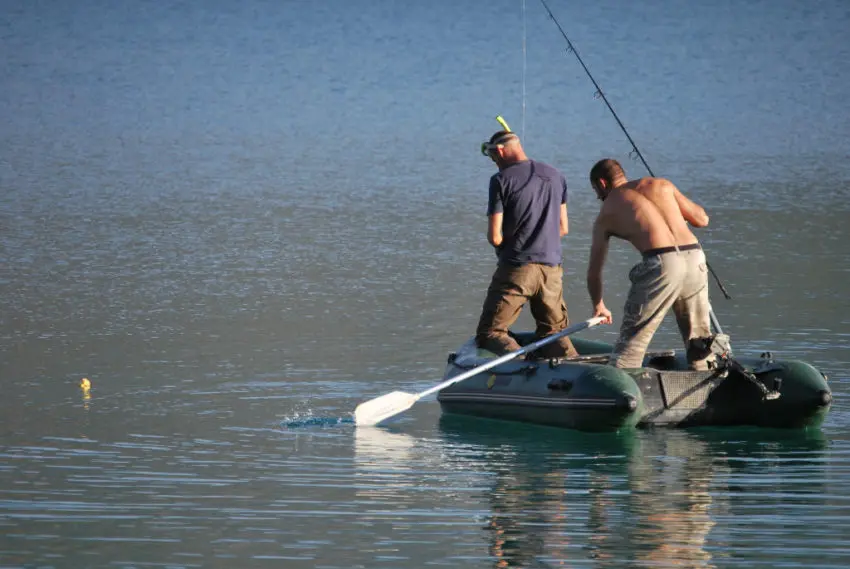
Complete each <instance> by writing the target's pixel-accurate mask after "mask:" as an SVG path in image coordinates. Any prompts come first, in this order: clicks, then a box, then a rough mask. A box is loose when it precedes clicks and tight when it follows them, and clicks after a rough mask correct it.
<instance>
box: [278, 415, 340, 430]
mask: <svg viewBox="0 0 850 569" xmlns="http://www.w3.org/2000/svg"><path fill="white" fill-rule="evenodd" d="M353 424H354V417H314V416H313V412H312V411H307V412H306V413H295V414H294V415H293V416H292V417H286V418H285V419H283V420H282V421H281V423H280V426H281V427H283V428H284V429H300V428H305V427H307V428H309V427H336V426H338V425H353Z"/></svg>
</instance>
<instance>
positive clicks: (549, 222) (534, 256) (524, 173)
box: [487, 160, 567, 266]
mask: <svg viewBox="0 0 850 569" xmlns="http://www.w3.org/2000/svg"><path fill="white" fill-rule="evenodd" d="M565 203H567V180H566V179H565V178H564V175H563V174H561V172H560V171H558V170H557V169H556V168H553V167H552V166H549V165H548V164H544V163H543V162H537V161H535V160H524V161H522V162H516V163H514V164H511V165H510V166H508V167H507V168H505V169H504V170H500V171H499V172H498V173H496V174H494V175H493V177H492V178H490V199H489V202H488V204H487V215H488V216H490V215H493V214H494V213H499V212H501V213H502V214H503V216H504V217H503V221H502V237H503V240H502V247H501V250H500V252H499V263H509V264H512V265H524V264H526V263H543V264H546V265H553V266H554V265H560V264H561V204H565Z"/></svg>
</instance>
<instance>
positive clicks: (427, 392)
mask: <svg viewBox="0 0 850 569" xmlns="http://www.w3.org/2000/svg"><path fill="white" fill-rule="evenodd" d="M603 320H605V319H604V318H602V317H601V316H596V317H594V318H590V319H588V320H585V321H584V322H579V323H578V324H574V325H572V326H569V327H567V328H564V329H563V330H561V331H560V332H557V333H555V334H552V335H551V336H546V337H545V338H541V339H540V340H537V341H536V342H533V343H531V344H528V345H527V346H523V347H522V348H520V349H518V350H517V351H515V352H511V353H509V354H505V355H504V356H501V357H498V358H496V359H495V360H492V361H489V362H487V363H486V364H482V365H480V366H478V367H475V368H472V369H471V370H469V371H465V372H463V373H462V374H460V375H456V376H454V377H453V378H451V379H447V380H446V381H444V382H443V383H440V384H438V385H435V386H434V387H432V388H430V389H426V390H425V391H423V392H421V393H418V394H417V395H416V398H417V399H421V398H423V397H426V396H428V395H431V394H432V393H436V392H438V391H440V390H441V389H444V388H446V387H448V386H449V385H452V384H455V383H458V382H459V381H463V380H464V379H469V378H470V377H472V376H473V375H476V374H479V373H481V372H482V371H487V370H488V369H491V368H494V367H496V366H497V365H499V364H503V363H505V362H509V361H511V360H512V359H514V358H517V357H519V356H521V355H524V354H527V353H530V352H533V351H534V350H537V349H539V348H542V347H543V346H545V345H546V344H551V343H552V342H554V341H555V340H558V339H560V338H563V337H564V336H569V335H570V334H575V333H576V332H580V331H581V330H584V329H585V328H590V327H591V326H596V325H597V324H600V323H602V321H603Z"/></svg>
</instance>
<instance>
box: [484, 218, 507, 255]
mask: <svg viewBox="0 0 850 569" xmlns="http://www.w3.org/2000/svg"><path fill="white" fill-rule="evenodd" d="M503 217H504V215H503V214H502V212H498V213H494V214H493V215H490V216H489V217H488V219H489V223H488V224H487V241H489V242H490V245H492V246H493V247H498V246H499V245H501V244H502V241H503V238H502V218H503Z"/></svg>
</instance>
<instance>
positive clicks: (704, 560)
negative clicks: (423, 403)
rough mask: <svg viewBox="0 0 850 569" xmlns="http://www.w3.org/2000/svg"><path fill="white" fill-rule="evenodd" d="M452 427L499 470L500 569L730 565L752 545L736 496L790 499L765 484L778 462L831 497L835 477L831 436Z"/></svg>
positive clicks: (453, 439)
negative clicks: (827, 470)
mask: <svg viewBox="0 0 850 569" xmlns="http://www.w3.org/2000/svg"><path fill="white" fill-rule="evenodd" d="M518 427H520V428H518ZM440 430H441V432H442V433H443V436H444V437H445V445H446V447H447V448H451V447H452V446H453V445H462V446H463V447H464V448H466V449H469V448H470V447H471V446H472V447H475V448H477V449H478V450H479V452H480V454H481V456H482V457H486V461H485V462H486V466H485V468H486V469H487V470H488V471H489V472H490V473H491V474H493V475H494V482H493V484H492V491H491V492H490V496H489V500H490V505H491V514H490V517H489V519H488V521H487V523H486V525H485V528H486V533H487V542H488V547H489V553H490V556H491V557H492V559H493V560H494V564H493V566H494V567H498V568H507V567H551V566H562V565H566V566H572V564H580V565H581V566H588V565H589V566H594V567H612V568H613V567H621V566H623V563H628V564H629V566H637V567H658V566H661V565H664V566H676V567H706V568H708V567H715V566H716V565H715V564H716V563H720V565H722V564H723V563H722V561H724V559H722V558H724V557H727V556H729V555H730V553H729V551H730V546H732V545H736V546H737V545H740V538H739V537H737V536H736V535H735V533H736V532H735V531H734V528H733V527H732V526H734V525H735V523H736V522H734V519H735V517H734V516H733V515H732V512H733V511H734V507H733V505H732V500H730V496H733V495H735V496H752V497H751V498H750V500H751V502H752V501H755V502H758V504H756V506H757V507H760V504H761V501H762V500H763V499H764V498H763V497H764V496H768V497H767V500H768V501H770V502H771V503H772V502H773V501H776V502H779V501H781V499H782V498H781V496H780V494H781V488H777V487H776V486H774V487H772V488H771V487H764V486H763V481H764V479H765V476H764V474H765V470H766V469H770V468H775V464H776V461H782V462H783V463H788V462H789V461H790V463H791V464H792V468H794V469H796V470H793V471H791V470H788V471H786V472H783V473H774V475H772V476H771V479H776V478H780V479H781V478H783V476H789V477H792V478H795V477H796V478H795V479H796V480H797V482H795V483H796V484H799V481H800V479H801V477H805V478H808V479H809V480H810V481H811V482H810V483H809V482H807V483H806V484H807V485H808V486H807V488H806V493H807V494H808V495H809V497H810V498H811V499H814V500H815V501H817V500H819V499H823V500H824V502H825V498H818V496H821V497H822V496H824V494H825V492H824V491H823V488H820V490H819V489H818V488H817V487H813V486H812V485H814V486H818V485H819V484H821V483H822V479H823V476H813V474H815V472H814V471H815V470H816V469H817V468H821V466H822V460H821V458H820V456H821V451H822V450H823V449H824V448H825V447H826V441H825V438H824V436H823V434H822V433H821V432H820V431H814V432H800V431H794V432H789V431H774V430H766V429H750V430H729V429H726V430H722V429H718V430H684V431H669V430H655V431H654V430H650V431H637V432H635V431H629V432H627V433H624V434H619V435H618V434H615V433H580V432H574V431H567V430H559V429H548V428H541V427H531V426H528V427H526V426H524V425H519V424H516V423H503V422H499V421H488V420H481V419H471V418H465V417H460V416H452V415H443V417H442V418H441V420H440ZM446 452H449V451H448V450H447V451H446ZM479 466H480V465H479ZM780 486H781V484H780ZM798 490H799V489H798ZM771 493H775V499H774V498H770V497H769V496H770V495H771ZM812 508H813V509H816V508H817V506H816V505H815V504H813V505H812ZM742 513H743V514H746V512H742ZM750 513H751V512H750ZM744 517H746V516H744ZM718 519H720V520H723V521H724V523H723V524H722V527H719V526H718V521H717V520H718ZM774 523H777V524H779V525H777V528H776V529H779V530H781V527H782V526H781V522H774ZM768 531H769V530H768ZM710 532H712V533H711V539H710V544H709V533H710ZM763 537H764V538H765V539H767V540H770V539H773V538H772V537H771V536H770V535H769V534H768V535H765V536H763Z"/></svg>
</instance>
